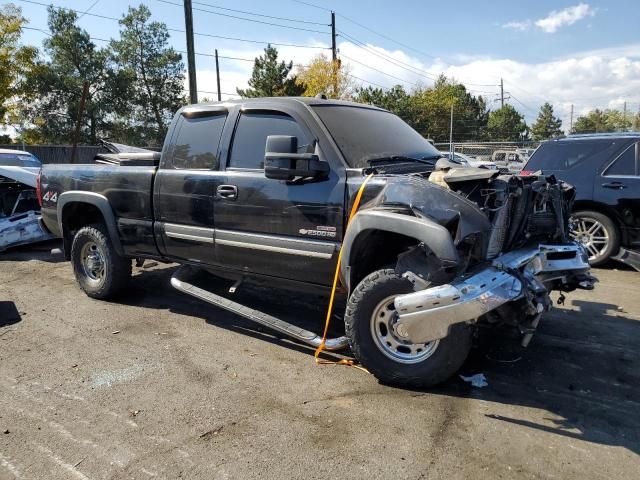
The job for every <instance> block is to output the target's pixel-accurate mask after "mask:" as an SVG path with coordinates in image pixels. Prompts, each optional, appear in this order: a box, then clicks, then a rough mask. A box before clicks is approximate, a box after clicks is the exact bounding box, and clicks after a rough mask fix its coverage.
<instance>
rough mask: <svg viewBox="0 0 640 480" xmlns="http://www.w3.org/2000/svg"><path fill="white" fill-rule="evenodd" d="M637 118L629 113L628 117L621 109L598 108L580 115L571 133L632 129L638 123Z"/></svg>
mask: <svg viewBox="0 0 640 480" xmlns="http://www.w3.org/2000/svg"><path fill="white" fill-rule="evenodd" d="M637 123H638V122H637V119H636V117H634V116H633V115H632V114H629V113H627V115H626V117H625V115H624V113H623V112H621V111H620V110H613V109H611V110H609V109H607V110H600V109H598V108H596V109H595V110H591V111H590V112H589V113H587V114H586V115H581V116H579V117H578V119H577V120H576V122H575V123H574V125H573V131H572V132H571V133H602V132H619V131H625V130H630V129H631V128H634V126H635V125H637Z"/></svg>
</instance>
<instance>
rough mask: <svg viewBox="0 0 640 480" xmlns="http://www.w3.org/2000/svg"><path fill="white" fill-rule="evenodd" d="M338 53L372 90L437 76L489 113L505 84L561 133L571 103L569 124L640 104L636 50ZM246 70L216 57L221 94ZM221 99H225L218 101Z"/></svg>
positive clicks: (242, 83) (296, 56)
mask: <svg viewBox="0 0 640 480" xmlns="http://www.w3.org/2000/svg"><path fill="white" fill-rule="evenodd" d="M278 51H279V57H280V58H282V59H284V60H287V61H289V60H293V62H294V64H305V63H307V62H308V61H309V60H310V59H311V58H312V57H313V56H314V55H317V54H318V53H319V52H321V50H313V49H311V50H306V49H298V48H292V47H282V48H280V49H279V50H278ZM339 51H340V54H341V57H342V61H343V62H345V63H347V64H349V66H350V68H351V73H352V74H353V75H354V76H356V77H359V78H361V79H365V80H367V81H368V82H371V83H373V84H374V85H375V86H382V87H385V88H387V87H392V86H393V85H396V84H401V85H403V86H404V87H405V88H406V89H407V90H409V91H410V90H412V89H413V88H416V86H430V85H432V82H433V78H435V77H436V76H437V75H438V74H439V73H441V72H442V73H444V74H445V75H447V76H448V77H453V78H456V79H457V80H458V81H461V82H463V83H465V84H466V85H467V88H468V89H469V90H471V91H472V93H473V94H475V95H483V96H484V97H485V98H487V99H488V101H489V107H490V108H496V107H497V106H498V105H499V104H498V102H497V100H498V94H499V91H500V89H499V87H498V85H499V83H500V78H503V79H504V87H505V91H506V92H507V93H506V96H507V97H511V98H510V99H509V100H508V102H509V103H511V104H512V105H514V106H515V107H516V108H517V109H518V110H519V111H521V112H522V113H523V114H525V116H526V119H527V122H529V123H531V122H532V121H533V120H535V117H536V116H537V113H538V110H539V108H540V106H541V105H542V103H544V102H545V101H548V102H550V103H552V104H553V106H554V109H555V111H556V114H557V115H559V116H560V117H561V118H562V120H563V122H564V127H565V128H568V126H569V111H570V106H571V104H573V105H574V120H575V118H576V117H577V116H578V115H579V114H581V113H585V112H587V111H589V110H591V109H593V108H595V107H598V108H621V107H622V104H623V102H625V101H626V102H627V107H628V109H629V111H634V112H635V111H636V109H637V108H638V104H639V103H640V45H638V44H629V45H622V46H618V47H612V48H606V49H600V50H593V51H585V52H578V53H575V54H573V55H571V56H567V57H561V58H556V59H552V60H550V61H548V62H542V63H525V62H518V61H515V60H511V59H508V58H492V57H460V58H459V59H458V61H457V63H456V64H455V65H452V64H448V63H446V62H444V61H442V60H440V59H436V60H434V61H432V62H423V61H421V60H420V59H418V58H415V57H412V56H410V55H408V54H407V53H405V52H404V51H402V50H386V49H384V48H381V47H378V46H376V45H373V44H368V45H366V50H365V49H362V48H360V47H359V46H357V45H354V44H353V43H350V42H341V43H340V44H339ZM261 53H262V50H261V49H260V48H256V49H244V50H224V51H223V52H221V55H224V56H229V57H239V58H254V57H256V56H258V55H260V54H261ZM382 57H386V58H387V59H391V61H389V60H387V59H385V58H382ZM351 59H353V60H355V61H352V60H351ZM203 63H204V62H203ZM203 63H200V62H199V64H198V67H199V68H198V88H199V89H201V90H208V91H215V90H216V80H215V70H214V69H213V68H212V67H210V68H207V69H205V68H202V67H203V66H204V65H203ZM252 66H253V64H252V63H251V62H243V61H237V60H228V59H221V83H222V88H221V90H222V91H223V92H226V93H234V92H235V89H236V87H238V88H246V87H247V81H248V79H249V77H250V75H251V69H252ZM358 83H360V81H358ZM364 85H368V84H367V83H364ZM204 95H205V94H201V97H202V96H204ZM206 95H207V96H208V97H211V98H213V97H214V96H215V95H213V94H206ZM223 98H224V99H226V98H230V96H227V95H223ZM520 102H521V103H520Z"/></svg>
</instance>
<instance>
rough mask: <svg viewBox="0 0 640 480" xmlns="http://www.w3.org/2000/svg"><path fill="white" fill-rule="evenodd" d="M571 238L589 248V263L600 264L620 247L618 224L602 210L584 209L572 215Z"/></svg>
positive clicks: (595, 265)
mask: <svg viewBox="0 0 640 480" xmlns="http://www.w3.org/2000/svg"><path fill="white" fill-rule="evenodd" d="M572 219H573V228H572V231H571V238H573V239H574V240H575V241H576V242H579V243H581V244H582V246H584V248H585V249H586V250H587V254H588V255H589V263H590V264H591V265H592V266H594V267H597V266H600V265H603V264H604V263H606V262H607V261H608V260H609V257H611V256H612V255H615V254H616V253H617V252H618V249H619V248H620V235H619V233H618V229H617V228H616V225H615V224H614V223H613V220H611V219H610V218H609V217H607V216H606V215H603V214H602V213H600V212H592V211H588V210H584V211H581V212H575V213H574V214H573V215H572Z"/></svg>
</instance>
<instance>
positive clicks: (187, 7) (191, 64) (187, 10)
mask: <svg viewBox="0 0 640 480" xmlns="http://www.w3.org/2000/svg"><path fill="white" fill-rule="evenodd" d="M184 25H185V31H186V33H187V64H188V70H189V101H190V103H198V86H197V84H196V55H195V51H194V47H193V12H192V10H191V0H184Z"/></svg>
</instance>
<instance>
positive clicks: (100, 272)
mask: <svg viewBox="0 0 640 480" xmlns="http://www.w3.org/2000/svg"><path fill="white" fill-rule="evenodd" d="M80 263H81V265H82V271H83V273H84V275H85V276H86V277H87V279H88V280H89V281H90V282H93V283H101V282H102V281H103V280H104V276H105V274H106V264H105V260H104V252H103V251H102V249H101V248H100V247H99V246H98V244H96V243H95V242H87V243H85V244H84V245H83V246H82V249H81V250H80Z"/></svg>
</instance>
